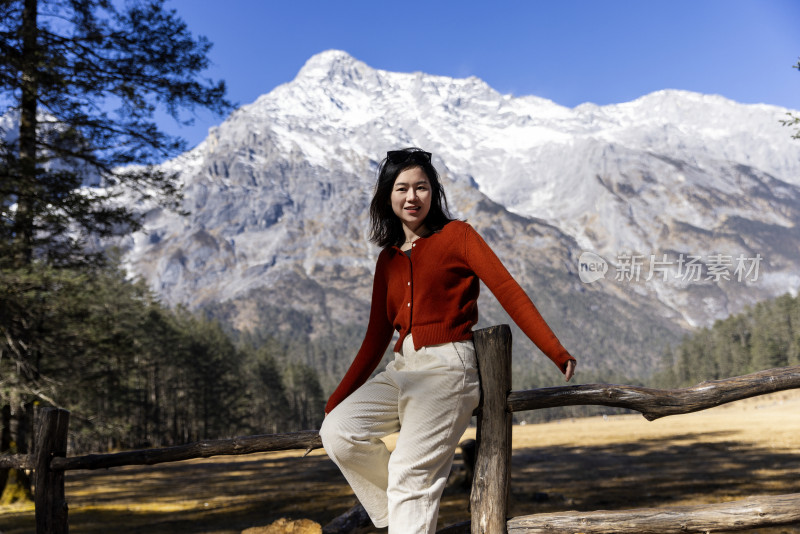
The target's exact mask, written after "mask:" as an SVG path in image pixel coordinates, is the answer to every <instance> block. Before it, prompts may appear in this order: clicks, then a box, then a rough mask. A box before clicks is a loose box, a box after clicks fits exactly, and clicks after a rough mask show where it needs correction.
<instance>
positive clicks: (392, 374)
mask: <svg viewBox="0 0 800 534" xmlns="http://www.w3.org/2000/svg"><path fill="white" fill-rule="evenodd" d="M370 217H371V221H372V233H371V239H372V241H373V242H375V243H376V244H377V245H378V246H380V247H382V248H383V250H382V251H381V253H380V255H379V256H378V261H377V265H376V267H375V277H374V280H373V288H372V307H371V311H370V317H369V325H368V327H367V333H366V336H365V337H364V341H363V342H362V344H361V349H360V350H359V351H358V354H357V355H356V357H355V359H354V360H353V363H352V364H351V366H350V368H349V370H348V371H347V373H346V374H345V376H344V378H343V379H342V382H341V383H340V384H339V386H338V387H337V388H336V391H334V393H333V395H331V397H330V399H329V400H328V404H327V406H326V407H325V413H326V417H325V421H324V422H323V424H322V428H321V429H320V436H321V437H322V443H323V445H324V446H325V450H326V452H327V453H328V456H330V458H331V459H332V460H333V461H334V462H335V463H336V464H337V465H338V466H339V468H340V469H341V470H342V473H343V474H344V476H345V478H346V479H347V481H348V482H349V484H350V486H351V487H352V488H353V491H354V492H355V494H356V496H357V497H358V499H359V500H360V501H361V504H362V505H363V506H364V508H365V509H366V511H367V513H368V514H369V516H370V518H371V519H372V522H373V523H374V524H375V526H376V527H385V526H387V525H388V526H389V532H390V533H392V534H395V533H396V534H411V533H413V534H417V533H420V534H423V533H433V532H435V530H436V520H437V516H438V510H439V499H440V497H441V495H442V490H443V489H444V485H445V482H446V481H447V476H448V474H449V472H450V466H451V464H452V462H453V456H454V453H455V449H456V446H457V444H458V441H459V439H460V438H461V436H462V434H463V433H464V431H465V430H466V428H467V426H468V425H469V421H470V417H471V415H472V412H473V410H474V409H475V408H476V407H477V405H478V401H479V399H480V386H479V383H478V372H477V367H476V360H475V349H474V347H473V344H472V327H473V326H474V325H475V323H476V322H477V321H478V307H477V301H478V292H479V290H480V281H481V280H482V281H483V282H484V283H485V284H486V286H487V287H488V288H489V289H490V290H491V291H492V293H493V294H494V295H495V297H497V299H498V300H499V301H500V303H501V304H502V305H503V307H504V308H505V309H506V311H507V312H508V313H509V315H510V316H511V317H512V319H513V320H514V322H515V323H517V325H518V326H519V327H520V329H522V331H523V332H525V334H526V335H527V336H528V337H529V338H530V339H531V340H532V341H533V342H534V343H535V344H536V345H537V346H538V347H539V348H540V349H541V350H542V351H543V352H544V353H545V354H546V355H547V356H548V357H549V358H550V359H551V360H552V361H553V362H554V363H555V364H556V365H558V367H559V368H560V369H561V371H562V372H563V373H564V374H565V375H566V379H567V380H569V379H570V378H572V375H573V373H574V371H575V364H576V362H575V359H574V358H573V357H572V356H570V354H569V353H568V352H567V351H566V350H565V349H564V347H562V346H561V343H559V341H558V339H557V338H556V336H555V335H554V334H553V332H552V331H551V330H550V328H549V327H548V326H547V324H546V323H545V321H544V319H543V318H542V316H541V315H540V314H539V312H538V311H537V310H536V307H535V306H534V305H533V302H531V300H530V299H529V298H528V296H527V295H526V294H525V292H524V291H523V290H522V288H521V287H520V286H519V284H518V283H517V282H516V281H515V280H514V279H513V278H512V277H511V275H510V274H509V273H508V271H507V270H506V269H505V267H504V266H503V264H502V263H501V262H500V260H499V259H498V258H497V256H495V254H494V252H492V250H491V249H490V248H489V246H488V245H487V244H486V243H485V242H484V240H483V239H482V238H481V237H480V236H479V235H478V233H477V232H476V231H475V230H474V229H473V228H472V227H471V226H470V225H469V224H467V223H465V222H462V221H458V220H453V219H451V218H450V216H449V213H448V209H447V199H446V197H445V193H444V190H443V189H442V186H441V183H440V182H439V175H438V173H437V172H436V169H435V168H434V167H433V165H432V164H431V154H430V153H429V152H425V151H422V150H420V149H418V148H409V149H405V150H396V151H390V152H389V153H388V154H387V156H386V159H385V160H384V161H383V163H382V164H381V167H380V170H379V173H378V183H377V186H376V190H375V195H374V197H373V199H372V204H371V206H370ZM395 332H397V333H398V334H399V337H398V340H397V342H396V343H395V345H394V348H393V350H394V361H392V362H391V363H390V364H389V365H387V367H386V370H385V371H383V372H381V373H380V374H378V375H376V376H375V377H374V378H372V379H370V378H369V377H370V375H371V374H372V372H373V371H374V370H375V368H376V367H377V365H378V363H379V362H380V360H381V358H382V356H383V354H384V351H385V350H386V348H387V347H388V346H389V343H390V341H391V339H392V336H393V335H394V333H395ZM397 431H399V435H398V438H397V444H396V446H395V449H394V451H393V452H392V453H391V454H390V453H389V451H388V450H387V448H386V446H385V445H384V443H383V442H382V441H381V439H380V438H382V437H384V436H387V435H388V434H391V433H393V432H397Z"/></svg>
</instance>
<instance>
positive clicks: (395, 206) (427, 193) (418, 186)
mask: <svg viewBox="0 0 800 534" xmlns="http://www.w3.org/2000/svg"><path fill="white" fill-rule="evenodd" d="M391 203H392V211H393V212H394V214H395V215H397V217H398V218H399V219H400V222H402V223H403V226H405V227H406V228H408V229H409V230H411V231H416V230H417V229H418V228H419V227H420V226H421V225H422V224H423V223H424V222H425V217H427V216H428V212H429V211H430V209H431V184H430V182H429V181H428V175H427V174H425V171H423V170H422V168H421V167H409V168H408V169H405V170H404V171H403V172H401V173H400V174H398V175H397V178H396V179H395V181H394V187H392V197H391Z"/></svg>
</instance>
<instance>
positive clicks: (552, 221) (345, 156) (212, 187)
mask: <svg viewBox="0 0 800 534" xmlns="http://www.w3.org/2000/svg"><path fill="white" fill-rule="evenodd" d="M786 111H787V110H784V109H781V108H775V107H771V106H764V105H742V104H738V103H735V102H732V101H729V100H725V99H723V98H721V97H717V96H708V95H700V94H694V93H687V92H679V91H660V92H658V93H654V94H651V95H647V96H645V97H642V98H640V99H638V100H636V101H634V102H629V103H625V104H619V105H614V106H604V107H598V106H594V105H591V104H585V105H582V106H578V107H577V108H574V109H569V108H564V107H561V106H558V105H556V104H555V103H553V102H550V101H548V100H544V99H540V98H536V97H532V96H525V97H514V96H511V95H502V94H500V93H498V92H496V91H494V90H493V89H492V88H491V87H489V86H488V85H487V84H486V83H484V82H482V81H481V80H479V79H476V78H467V79H452V78H445V77H438V76H431V75H427V74H422V73H411V74H408V73H393V72H386V71H380V70H376V69H372V68H370V67H369V66H367V65H365V64H364V63H362V62H359V61H357V60H356V59H354V58H352V57H350V56H349V55H347V54H346V53H344V52H339V51H328V52H324V53H322V54H319V55H317V56H314V57H312V58H311V59H309V61H308V62H307V63H306V65H305V66H304V67H303V68H302V69H301V70H300V72H299V73H298V75H297V77H296V78H295V80H293V81H292V82H290V83H287V84H284V85H282V86H279V87H277V88H275V89H274V90H273V91H271V92H270V93H268V94H266V95H263V96H262V97H260V98H259V99H258V100H257V101H256V102H254V103H252V104H250V105H248V106H243V107H242V108H240V109H239V110H237V111H236V112H234V113H233V114H232V115H231V116H230V117H229V118H228V119H227V120H226V121H225V122H223V123H222V124H221V125H220V126H218V127H216V128H213V129H212V130H211V131H210V132H209V136H208V138H207V139H206V140H205V141H204V142H203V143H201V144H200V145H199V146H197V147H196V148H195V149H193V150H192V151H190V152H187V153H186V154H183V155H182V156H180V157H178V158H176V159H175V160H173V161H170V162H167V163H165V164H164V166H165V167H166V168H168V169H171V170H176V171H178V172H180V174H181V177H182V180H183V182H184V184H185V198H186V201H185V209H186V210H187V211H188V212H189V215H188V216H180V215H177V214H175V213H170V212H166V211H162V210H159V209H157V208H144V207H143V209H146V210H149V211H147V215H146V223H145V227H144V230H143V231H142V232H138V233H136V234H133V235H130V236H128V237H127V238H126V239H125V241H124V243H123V245H124V247H125V250H126V251H127V252H126V265H127V267H128V268H129V269H130V271H131V272H132V273H135V274H137V275H140V276H142V277H144V278H145V279H146V280H147V281H148V282H149V284H150V285H151V287H153V289H154V290H156V291H157V292H158V293H159V294H160V295H161V296H162V298H163V299H164V300H165V301H166V302H168V303H171V304H184V305H186V306H189V307H190V308H194V309H204V310H206V311H207V313H210V314H212V315H215V316H217V317H220V318H221V319H223V320H225V321H227V322H229V323H230V324H231V325H232V326H233V327H234V328H236V329H238V330H241V331H248V332H250V333H251V335H253V336H254V339H260V340H266V339H269V340H272V341H275V340H277V341H278V346H280V347H281V350H283V351H285V352H286V353H287V354H288V355H289V356H290V357H296V358H301V359H305V360H306V361H307V362H309V363H311V364H312V365H315V366H317V367H318V368H319V369H320V370H321V371H323V374H324V375H325V376H326V377H328V378H327V382H326V385H327V386H328V387H330V386H331V385H332V384H333V383H334V382H335V380H336V379H337V378H338V377H340V376H341V374H342V373H343V372H344V370H345V368H346V366H347V365H348V364H349V362H350V360H351V359H352V356H353V355H354V353H355V351H356V350H357V348H358V346H359V344H360V341H361V337H362V336H363V332H364V328H365V327H366V318H367V315H368V311H369V297H370V290H371V283H372V279H371V274H372V270H373V267H374V262H375V259H376V257H377V254H378V252H379V251H378V250H377V249H376V248H375V247H374V246H373V245H371V244H370V243H369V242H368V240H367V227H368V213H367V212H368V206H369V201H370V198H371V195H372V188H373V185H374V180H375V175H376V170H377V166H378V164H379V162H380V159H381V158H382V156H383V155H384V154H385V152H386V151H387V150H389V149H394V148H398V147H404V146H420V147H424V148H425V149H426V150H430V151H431V152H433V153H434V164H435V165H436V167H437V168H438V169H439V171H440V173H441V175H442V179H443V182H444V184H445V188H446V191H447V194H448V198H449V201H450V207H451V211H452V213H453V215H454V216H456V217H458V218H460V219H465V220H467V221H468V222H470V223H471V224H472V225H473V226H475V227H476V228H477V229H478V231H479V232H480V233H481V234H482V235H483V236H484V238H485V239H486V240H487V242H489V244H490V245H491V246H492V247H493V248H494V249H495V251H496V252H497V253H498V255H499V256H500V257H501V259H503V261H504V262H505V263H506V266H507V267H508V268H509V270H510V271H511V272H512V274H513V275H514V276H515V277H516V278H517V280H518V281H519V282H520V283H521V284H522V285H523V287H525V288H526V289H527V290H528V291H529V293H530V295H531V296H532V298H533V300H534V302H535V303H536V304H537V306H538V307H539V308H540V310H541V312H542V314H543V315H544V317H545V318H546V319H547V320H548V321H549V322H550V324H551V325H552V326H553V328H554V330H555V331H556V333H557V334H558V335H559V337H560V338H561V339H562V342H563V343H564V344H565V346H567V348H569V349H570V351H571V352H573V353H574V354H576V356H578V357H579V358H580V359H581V368H582V369H583V370H587V369H588V370H590V372H594V373H596V374H597V375H599V376H598V378H599V379H602V378H603V377H611V376H612V375H613V374H614V373H621V374H623V375H627V376H644V375H646V374H647V373H648V372H650V371H651V370H652V369H653V368H654V366H655V365H656V363H657V361H658V359H659V356H660V354H661V352H662V351H663V348H664V346H665V345H666V344H668V343H670V342H673V341H675V340H676V339H678V338H679V336H680V335H682V333H683V332H685V331H686V329H687V328H690V327H693V326H698V325H708V324H710V323H711V322H713V321H714V320H715V319H717V318H721V317H724V316H727V315H729V314H730V313H733V312H736V311H738V310H740V309H741V308H742V307H743V306H745V305H747V304H749V303H752V302H755V301H757V300H761V299H764V298H768V297H770V296H774V295H777V294H781V293H785V292H787V291H790V292H795V291H796V288H797V287H798V285H800V270H799V269H798V268H797V265H798V261H797V260H798V259H800V258H799V256H800V234H798V230H797V228H798V225H797V222H798V218H799V217H800V143H797V142H796V141H793V140H792V139H791V132H789V131H788V130H787V129H786V128H783V127H782V126H781V125H780V123H779V122H778V121H779V119H781V118H782V117H783V116H784V115H783V114H784V113H785V112H786ZM587 258H588V259H587ZM590 260H591V261H590ZM651 267H652V272H651ZM737 267H738V270H737ZM603 268H604V269H606V272H605V276H604V277H600V278H597V276H598V275H597V273H601V274H602V269H603ZM756 268H757V269H758V271H757V272H756V271H755V269H756ZM687 274H688V275H687ZM648 276H649V279H648ZM595 278H597V279H595ZM487 293H488V292H486V291H484V294H483V295H482V297H481V301H480V303H479V306H480V307H481V314H482V323H481V325H488V324H493V323H497V322H508V321H509V320H508V318H507V316H505V314H504V312H503V311H502V309H500V308H499V306H498V305H497V303H496V301H494V300H493V298H492V297H491V295H489V294H487ZM535 352H537V351H536V349H534V348H533V346H532V344H531V343H530V342H529V341H528V340H527V339H524V336H523V335H522V334H521V333H519V332H518V331H516V332H515V358H516V364H517V365H518V366H519V367H520V368H521V369H524V370H525V371H524V372H520V373H517V377H516V378H517V382H518V383H520V384H519V385H523V386H528V385H531V384H527V383H526V382H540V381H544V380H548V379H549V378H547V377H548V376H550V377H552V375H553V373H551V371H550V370H549V369H548V371H546V372H544V371H541V369H542V368H546V367H548V366H549V367H554V366H551V365H549V364H548V363H547V362H545V361H544V360H543V359H542V358H541V357H537V358H536V360H535V362H532V360H531V357H530V356H532V355H533V354H534V353H535ZM553 370H554V369H553ZM542 373H544V375H546V376H544V378H543V374H542ZM547 373H550V374H549V375H548V374H547Z"/></svg>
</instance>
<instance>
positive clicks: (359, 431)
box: [319, 372, 400, 527]
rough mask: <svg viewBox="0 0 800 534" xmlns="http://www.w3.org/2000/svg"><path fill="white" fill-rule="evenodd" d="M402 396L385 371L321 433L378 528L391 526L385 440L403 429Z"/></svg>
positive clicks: (327, 449) (343, 406) (335, 413)
mask: <svg viewBox="0 0 800 534" xmlns="http://www.w3.org/2000/svg"><path fill="white" fill-rule="evenodd" d="M397 398H398V389H397V385H396V384H395V383H394V381H393V380H392V379H391V378H390V377H389V376H388V375H387V373H386V372H383V373H380V374H379V375H377V376H375V377H374V378H372V379H371V380H369V381H367V383H365V384H364V385H363V386H361V387H360V388H358V389H357V390H356V391H354V392H353V393H352V394H351V395H350V396H349V397H347V398H346V399H345V400H343V401H342V402H341V403H340V404H339V405H338V406H336V408H334V409H333V410H332V411H331V413H329V414H328V415H327V416H325V420H324V421H323V422H322V428H320V431H319V434H320V437H321V438H322V444H323V446H324V447H325V452H326V453H327V454H328V456H329V457H330V458H331V460H333V462H334V463H335V464H336V465H337V466H339V469H340V470H341V471H342V474H343V475H344V477H345V479H347V482H348V483H349V484H350V487H351V488H353V492H354V493H355V494H356V497H358V500H359V501H360V502H361V504H362V505H363V506H364V509H365V510H366V511H367V513H368V514H369V516H370V519H372V522H373V523H374V524H375V526H376V527H385V526H387V525H388V524H389V511H388V510H389V509H388V502H387V497H386V488H387V486H388V478H389V451H388V449H387V448H386V445H385V444H384V443H383V441H381V439H380V438H382V437H385V436H387V435H389V434H391V433H393V432H396V431H397V430H399V428H400V422H399V418H398V412H397Z"/></svg>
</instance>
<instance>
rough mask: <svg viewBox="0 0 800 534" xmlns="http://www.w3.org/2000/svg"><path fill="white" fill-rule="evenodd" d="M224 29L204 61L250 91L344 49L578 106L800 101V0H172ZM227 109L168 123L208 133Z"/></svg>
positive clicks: (192, 133)
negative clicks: (661, 100)
mask: <svg viewBox="0 0 800 534" xmlns="http://www.w3.org/2000/svg"><path fill="white" fill-rule="evenodd" d="M167 7H170V8H173V9H175V10H176V11H177V12H178V14H179V15H180V16H181V18H183V20H184V21H186V23H187V25H188V27H189V29H190V30H191V31H192V33H194V34H199V35H204V36H206V37H207V38H209V40H210V41H211V42H213V43H214V48H213V49H212V51H211V54H210V58H211V60H212V62H213V64H214V65H213V67H212V68H211V69H210V70H209V71H208V73H207V74H208V75H209V76H211V77H213V78H215V79H217V78H222V79H224V80H225V81H226V83H227V84H228V91H229V97H230V99H231V100H233V101H234V102H237V103H239V104H248V103H250V102H252V101H254V100H255V99H256V98H257V97H258V96H259V95H262V94H264V93H268V92H269V91H271V90H272V89H273V88H275V87H276V86H278V85H280V84H282V83H285V82H288V81H291V80H292V79H293V78H294V76H295V75H296V74H297V71H298V70H299V69H300V68H301V67H302V66H303V63H305V61H306V60H307V59H308V58H309V57H311V56H312V55H314V54H316V53H319V52H321V51H323V50H328V49H332V48H335V49H340V50H344V51H346V52H348V53H349V54H351V55H353V56H354V57H356V58H357V59H359V60H361V61H364V62H365V63H367V64H368V65H370V66H371V67H374V68H379V69H385V70H392V71H400V72H413V71H422V72H426V73H430V74H436V75H444V76H453V77H466V76H477V77H479V78H481V79H483V80H485V81H486V82H487V83H488V84H489V85H491V86H492V87H493V88H495V89H496V90H498V91H500V92H501V93H511V94H514V95H517V96H519V95H536V96H540V97H544V98H548V99H550V100H553V101H554V102H556V103H558V104H561V105H564V106H568V107H574V106H577V105H579V104H581V103H583V102H593V103H595V104H600V105H603V104H611V103H619V102H626V101H630V100H633V99H635V98H638V97H640V96H642V95H645V94H647V93H650V92H653V91H657V90H660V89H684V90H689V91H697V92H701V93H713V94H720V95H722V96H725V97H727V98H730V99H733V100H736V101H739V102H744V103H767V104H774V105H778V106H783V107H787V108H791V109H796V110H800V72H799V71H798V70H797V69H793V68H792V66H793V65H796V64H797V62H798V59H799V58H800V1H798V0H668V1H661V0H640V1H634V0H594V1H580V0H560V1H555V0H552V1H544V0H541V1H534V0H528V1H522V0H519V1H502V0H501V1H495V2H488V1H486V2H477V1H469V0H462V1H438V2H437V1H432V0H429V1H428V2H417V1H403V2H383V1H380V0H372V1H369V2H368V1H352V2H344V1H342V2H332V1H309V0H228V1H226V2H220V1H219V0H168V2H167ZM221 121H222V118H220V117H215V116H213V115H210V114H207V113H203V112H201V113H199V114H198V115H197V117H196V121H195V125H194V126H192V127H188V128H187V127H178V126H176V125H175V123H174V121H172V120H171V119H169V118H165V119H164V120H163V121H161V123H160V124H161V126H162V127H163V128H164V130H166V131H168V132H170V133H173V134H178V135H181V136H183V137H185V138H186V139H187V141H188V142H189V146H194V145H195V144H197V143H199V142H200V141H201V140H202V139H203V138H204V137H205V136H206V134H207V131H208V128H209V127H210V126H213V125H215V124H218V123H220V122H221Z"/></svg>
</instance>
